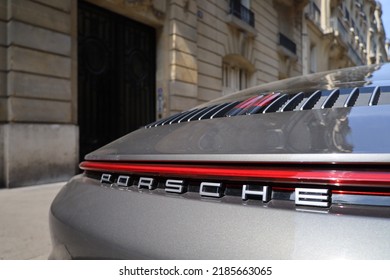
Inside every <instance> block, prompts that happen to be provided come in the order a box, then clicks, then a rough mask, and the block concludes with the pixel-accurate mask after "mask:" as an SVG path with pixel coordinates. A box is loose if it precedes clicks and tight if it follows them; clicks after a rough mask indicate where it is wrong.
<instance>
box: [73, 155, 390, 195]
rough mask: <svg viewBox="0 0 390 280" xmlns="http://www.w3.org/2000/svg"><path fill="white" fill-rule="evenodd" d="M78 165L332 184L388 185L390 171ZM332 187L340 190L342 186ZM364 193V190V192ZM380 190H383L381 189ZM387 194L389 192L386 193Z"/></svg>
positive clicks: (90, 168) (189, 175) (186, 175)
mask: <svg viewBox="0 0 390 280" xmlns="http://www.w3.org/2000/svg"><path fill="white" fill-rule="evenodd" d="M80 168H81V169H82V170H86V171H102V172H105V171H111V172H117V173H122V172H124V173H126V174H148V175H155V176H167V175H169V176H177V177H182V178H192V179H194V178H208V179H209V178H214V179H220V178H221V177H222V178H223V179H224V180H239V181H250V180H262V181H267V182H277V183H294V184H310V185H330V186H335V187H343V186H348V187H376V188H378V187H379V188H384V189H385V188H386V187H389V188H390V172H383V171H356V170H337V169H307V168H306V169H304V168H286V167H281V168H276V167H272V168H264V167H253V166H248V167H242V166H234V167H224V166H207V165H205V166H198V165H171V164H138V163H137V164H135V163H124V162H96V161H85V162H82V163H81V164H80ZM337 189H338V190H335V191H336V192H337V193H343V190H340V189H339V188H337ZM364 193H366V192H364ZM381 194H382V195H383V194H385V193H382V192H381ZM387 195H390V193H388V194H387Z"/></svg>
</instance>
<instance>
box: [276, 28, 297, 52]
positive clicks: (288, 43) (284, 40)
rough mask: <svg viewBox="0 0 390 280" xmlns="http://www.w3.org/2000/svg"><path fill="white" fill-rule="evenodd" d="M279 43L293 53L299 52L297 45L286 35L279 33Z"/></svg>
mask: <svg viewBox="0 0 390 280" xmlns="http://www.w3.org/2000/svg"><path fill="white" fill-rule="evenodd" d="M279 45H281V46H282V47H285V48H286V49H288V50H289V51H291V52H292V53H293V54H297V45H296V44H295V43H294V42H293V41H292V40H291V39H290V38H288V37H287V36H286V35H284V34H282V33H279Z"/></svg>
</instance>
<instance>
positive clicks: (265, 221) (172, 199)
mask: <svg viewBox="0 0 390 280" xmlns="http://www.w3.org/2000/svg"><path fill="white" fill-rule="evenodd" d="M388 68H389V66H388V65H382V66H375V67H374V66H372V67H363V68H354V69H349V70H344V71H336V72H329V73H325V74H316V75H311V76H308V77H303V78H295V79H289V80H285V81H282V82H276V83H272V84H268V85H264V86H260V87H256V88H252V89H249V90H246V91H242V92H239V93H237V94H234V95H231V96H228V97H224V98H221V99H218V100H215V101H212V102H209V103H206V104H204V105H201V106H199V107H197V108H194V109H191V110H189V111H186V112H182V113H179V114H176V115H174V116H171V117H168V118H166V119H163V120H159V121H157V122H155V123H153V124H149V125H146V126H145V127H144V128H141V129H139V130H137V131H135V132H133V133H130V134H128V135H126V136H124V137H122V138H120V139H118V140H117V141H115V142H113V143H111V144H109V145H107V146H105V147H102V148H101V149H99V150H97V151H95V152H93V153H91V154H89V155H88V156H87V157H86V159H85V161H84V162H82V163H81V164H80V168H81V169H82V170H83V171H84V173H83V174H81V175H78V176H76V177H75V178H73V179H72V180H71V181H70V182H69V183H68V184H67V185H66V186H65V187H64V188H63V189H62V190H61V192H60V193H59V194H58V196H57V197H56V199H55V200H54V202H53V204H52V207H51V216H50V221H51V231H52V237H53V251H52V254H51V258H74V259H84V258H93V259H96V258H97V259H100V258H103V259H111V258H114V259H118V258H119V259H160V258H161V259H385V258H389V257H390V240H389V239H388V236H389V234H390V222H389V218H390V169H389V167H390V165H389V163H390V130H389V121H390V86H389V85H390V83H388V82H387V81H386V80H384V79H382V78H381V77H382V76H383V75H385V74H386V73H387V70H386V69H388Z"/></svg>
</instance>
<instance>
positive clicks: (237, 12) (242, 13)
mask: <svg viewBox="0 0 390 280" xmlns="http://www.w3.org/2000/svg"><path fill="white" fill-rule="evenodd" d="M230 14H232V15H234V16H235V17H238V18H239V19H240V20H242V21H244V22H246V23H247V24H249V25H250V26H252V27H255V14H254V13H253V12H252V11H251V10H249V9H248V8H247V7H245V6H243V5H241V3H240V1H234V0H230Z"/></svg>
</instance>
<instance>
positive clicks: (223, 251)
mask: <svg viewBox="0 0 390 280" xmlns="http://www.w3.org/2000/svg"><path fill="white" fill-rule="evenodd" d="M53 204H54V205H55V207H52V209H51V227H52V232H53V235H54V236H55V243H56V244H66V249H67V251H68V253H69V254H70V255H71V256H72V257H73V258H76V259H85V258H94V259H96V258H104V259H112V258H115V259H118V258H119V259H388V258H390V242H388V233H389V232H390V222H389V219H388V218H369V219H367V217H364V216H355V215H330V214H327V212H326V211H323V212H321V211H317V212H316V211H313V212H311V213H310V212H304V211H305V210H304V209H301V210H295V207H294V211H291V209H289V208H291V207H290V206H288V205H286V206H285V209H276V208H270V207H265V206H262V203H261V202H260V203H259V204H258V205H248V204H245V203H243V202H242V201H239V200H238V201H237V202H235V203H234V202H233V203H232V202H231V201H229V202H227V201H220V200H215V199H210V198H208V199H207V198H199V197H197V196H196V195H192V194H190V195H187V196H180V197H178V196H176V195H173V194H166V193H164V192H163V191H159V190H156V191H149V190H138V189H137V188H130V189H129V190H117V189H112V188H109V187H104V186H102V185H101V184H100V183H99V182H96V180H92V179H88V178H85V177H82V176H78V177H76V178H75V179H73V180H72V181H70V182H69V183H68V184H67V185H66V186H65V187H64V188H63V189H62V190H61V192H60V193H59V195H58V196H57V198H56V199H55V201H54V202H53ZM363 209H364V208H363ZM378 242H381V246H380V247H378V246H377V245H378ZM58 248H59V247H57V249H58ZM63 249H64V247H63ZM57 254H58V252H57ZM54 256H55V254H54V253H52V257H54Z"/></svg>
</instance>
